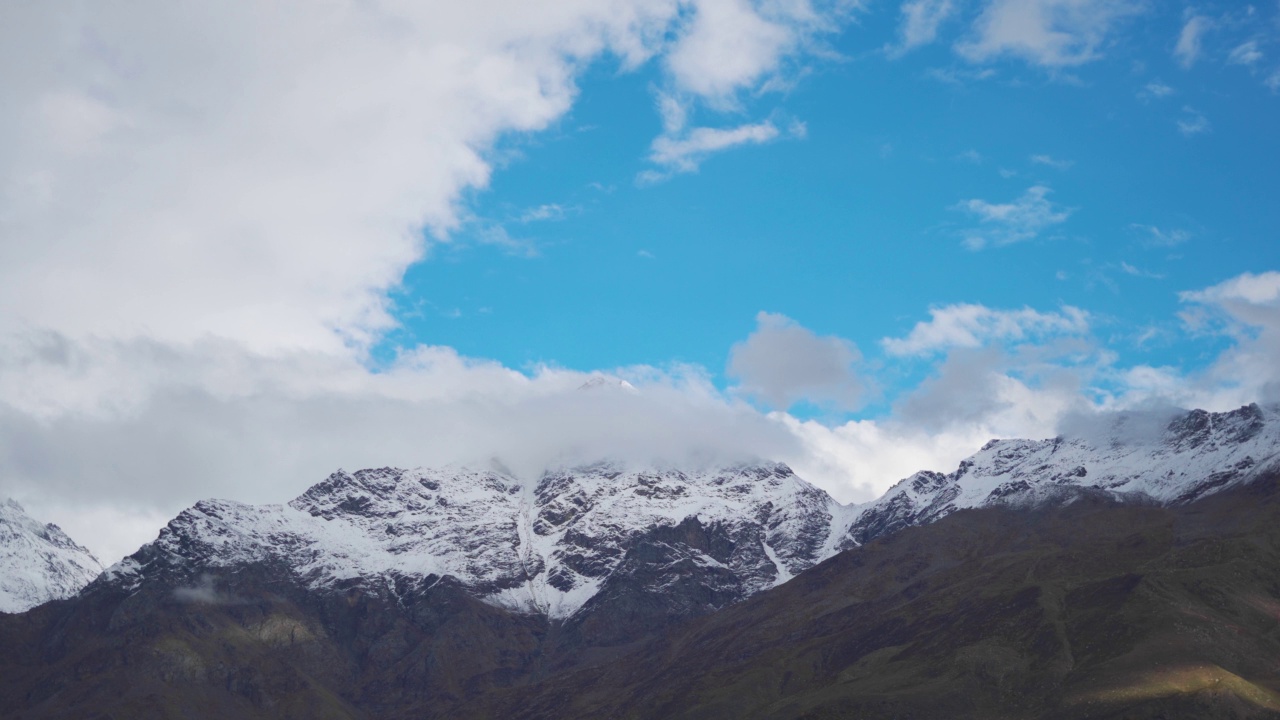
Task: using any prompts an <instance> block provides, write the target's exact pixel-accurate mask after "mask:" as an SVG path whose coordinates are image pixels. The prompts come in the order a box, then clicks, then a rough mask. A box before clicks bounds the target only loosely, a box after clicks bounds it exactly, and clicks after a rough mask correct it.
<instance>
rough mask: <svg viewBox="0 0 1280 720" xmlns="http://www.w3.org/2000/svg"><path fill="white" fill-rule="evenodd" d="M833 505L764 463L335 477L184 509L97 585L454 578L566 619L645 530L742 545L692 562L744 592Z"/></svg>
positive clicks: (807, 540) (795, 551) (827, 518)
mask: <svg viewBox="0 0 1280 720" xmlns="http://www.w3.org/2000/svg"><path fill="white" fill-rule="evenodd" d="M834 507H836V504H835V502H834V501H833V500H831V498H830V497H829V496H828V495H827V494H826V493H824V492H822V491H821V490H819V489H817V488H815V487H813V486H812V485H809V484H808V483H806V482H805V481H803V480H801V479H800V478H798V477H796V476H795V474H794V473H792V472H791V470H790V468H788V467H786V466H785V465H779V464H773V463H767V464H759V465H742V466H734V467H728V468H719V469H712V470H703V471H696V472H694V471H681V470H675V469H665V470H658V469H634V468H632V469H628V468H626V467H624V466H621V465H617V464H612V463H599V464H595V465H590V466H586V467H576V468H565V469H558V470H551V471H548V472H547V473H545V474H544V475H543V476H542V477H541V478H539V479H538V480H537V482H536V483H533V484H532V485H529V486H525V485H523V484H521V483H520V482H519V481H518V480H516V479H515V478H513V477H511V476H509V475H505V474H503V473H500V472H496V471H492V470H485V471H479V470H472V469H469V468H463V467H450V468H444V469H417V470H401V469H393V468H382V469H376V470H361V471H358V472H354V473H347V472H343V471H339V472H336V473H334V474H332V475H330V476H329V477H328V478H327V479H325V480H324V481H322V482H320V483H318V484H316V485H315V486H313V487H311V488H310V489H309V490H307V491H306V492H305V493H303V494H302V495H301V496H299V497H298V498H297V499H295V500H293V501H292V502H290V503H289V504H288V505H283V506H281V505H267V506H252V505H244V504H241V503H235V502H229V501H214V500H210V501H203V502H200V503H197V504H196V505H195V506H194V507H192V508H190V509H189V510H187V511H185V512H183V513H182V514H181V515H179V516H178V517H177V518H175V519H174V520H173V521H172V522H170V523H169V525H168V526H167V527H166V528H165V529H164V530H163V531H162V532H161V534H160V537H159V538H158V539H157V540H156V542H155V543H153V544H152V545H151V546H148V547H147V548H144V549H143V550H142V551H140V552H139V553H138V554H136V555H134V556H133V557H131V558H126V559H125V560H124V561H122V562H121V563H119V564H117V565H116V566H114V567H113V568H112V569H111V570H110V571H109V576H110V577H111V578H113V579H119V580H121V581H124V582H129V581H130V580H129V578H135V579H136V578H137V576H138V575H139V574H141V573H145V572H148V568H153V569H159V568H162V567H167V568H175V569H181V568H182V567H184V566H187V567H197V566H198V567H201V568H206V569H207V568H217V567H233V566H236V565H239V564H242V563H248V562H275V561H283V564H284V565H286V566H287V567H289V568H290V569H291V571H292V572H293V573H294V575H295V576H296V577H297V578H298V579H299V580H301V581H303V582H305V583H307V584H308V585H310V586H312V587H317V588H322V587H327V586H335V585H337V584H339V583H341V582H343V581H347V580H351V579H355V578H360V579H362V580H363V581H365V582H367V583H370V584H374V585H376V584H378V583H383V584H384V585H385V586H392V585H394V582H393V580H394V578H405V577H408V578H418V579H424V580H425V579H428V578H431V577H433V576H434V577H444V576H452V577H453V578H455V579H456V580H457V581H459V582H460V583H462V584H463V585H464V586H466V587H467V588H469V589H470V591H471V592H472V593H474V594H475V595H476V596H478V597H480V598H481V599H484V600H486V601H489V602H492V603H494V604H498V605H502V606H504V607H509V608H512V609H516V610H520V611H525V612H537V613H543V614H546V615H548V616H551V617H553V618H564V617H568V616H570V615H572V614H573V613H574V612H576V611H577V610H578V609H579V608H580V607H582V605H583V604H584V603H586V602H587V601H588V600H590V599H591V598H592V597H593V596H594V595H595V593H596V591H597V590H598V589H599V588H600V587H601V585H602V583H604V582H605V581H606V580H607V579H608V578H609V577H610V575H611V574H612V573H613V572H614V571H615V570H616V569H617V568H618V567H619V565H620V563H622V562H623V560H624V557H625V555H626V553H627V552H628V550H629V549H630V547H631V545H632V544H633V543H634V542H635V541H637V539H638V538H640V537H642V536H645V535H646V533H649V532H651V531H652V530H653V528H655V527H674V526H677V525H679V524H680V523H681V522H683V521H685V520H687V519H689V518H696V519H697V521H698V522H699V523H700V524H701V525H703V526H715V527H717V528H718V529H719V531H720V532H723V533H725V535H726V537H731V538H733V539H734V542H735V547H736V543H737V542H738V541H742V543H741V544H742V548H741V549H740V550H738V551H735V552H734V553H732V554H731V555H727V556H726V557H725V559H724V560H715V559H714V558H710V557H709V556H708V557H707V558H704V560H706V561H707V562H713V561H714V562H721V563H724V562H725V561H727V563H728V564H730V565H732V564H735V563H736V564H738V565H741V567H739V568H737V569H736V570H735V572H736V573H737V575H739V576H740V577H742V578H747V579H746V580H744V582H745V583H746V586H747V589H748V592H754V591H756V590H759V589H763V588H764V587H768V586H770V585H772V584H773V583H775V582H777V581H778V580H779V579H780V578H787V577H790V576H791V575H793V574H795V573H797V572H800V571H801V570H803V569H805V568H807V567H809V566H811V565H812V564H813V563H815V562H816V561H817V560H818V559H819V558H820V556H821V551H822V548H823V546H824V543H825V541H826V539H827V533H828V531H829V528H830V523H831V517H832V515H831V511H832V509H833V508H834ZM157 563H158V564H157Z"/></svg>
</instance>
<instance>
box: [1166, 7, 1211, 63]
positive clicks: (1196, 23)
mask: <svg viewBox="0 0 1280 720" xmlns="http://www.w3.org/2000/svg"><path fill="white" fill-rule="evenodd" d="M1210 27H1212V21H1210V20H1209V18H1207V17H1204V16H1203V15H1192V16H1191V17H1189V18H1187V21H1186V22H1185V23H1183V25H1182V31H1181V32H1179V33H1178V44H1177V45H1175V46H1174V49H1173V56H1174V57H1175V58H1176V59H1177V60H1178V64H1180V65H1182V67H1184V68H1190V67H1191V66H1192V65H1195V64H1196V61H1197V60H1199V59H1200V55H1201V53H1202V52H1203V44H1204V34H1205V32H1207V31H1208V30H1209V28H1210Z"/></svg>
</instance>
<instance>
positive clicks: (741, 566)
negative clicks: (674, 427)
mask: <svg viewBox="0 0 1280 720" xmlns="http://www.w3.org/2000/svg"><path fill="white" fill-rule="evenodd" d="M1110 422H1111V424H1110V425H1106V426H1103V427H1100V428H1093V431H1092V432H1090V433H1089V434H1088V435H1087V436H1085V435H1081V436H1078V437H1071V438H1064V437H1060V438H1054V439H1050V440H1002V441H992V442H990V443H988V444H987V446H985V447H984V448H982V449H981V450H980V451H979V452H977V453H976V454H974V455H973V456H971V457H970V458H969V459H967V460H965V461H964V462H962V463H961V464H960V467H959V468H957V469H956V470H955V471H954V472H951V473H949V474H943V473H939V472H927V471H925V472H920V473H916V474H915V475H912V476H911V477H909V478H906V479H904V480H902V481H901V482H899V483H898V484H897V485H895V486H894V487H893V488H891V489H890V490H889V492H888V493H886V494H885V495H884V496H883V497H882V498H880V499H879V500H876V501H874V502H871V503H866V504H863V505H850V506H842V505H840V504H839V503H837V502H835V501H834V500H833V499H832V498H831V497H830V496H829V495H827V494H826V493H825V492H823V491H821V490H819V489H818V488H816V487H814V486H812V485H810V484H809V483H807V482H805V481H804V480H803V479H801V478H799V477H797V476H796V475H795V474H794V473H792V472H791V470H790V469H789V468H787V467H786V466H785V465H780V464H773V463H756V464H749V465H739V466H733V467H720V468H710V469H700V470H691V469H679V468H659V467H629V466H624V465H621V464H617V463H609V462H603V463H599V464H596V465H591V466H586V467H570V468H557V469H552V470H550V471H548V472H546V473H544V474H543V475H541V476H540V477H538V478H535V479H533V480H532V481H526V480H521V479H518V478H516V477H513V476H512V475H511V474H510V473H509V472H507V471H505V470H503V469H501V466H496V465H495V467H496V468H497V469H491V470H478V469H473V468H467V467H459V466H453V467H445V468H436V469H416V470H400V469H391V468H382V469H376V470H362V471H359V472H355V473H346V472H342V471H339V472H337V473H334V474H333V475H331V476H330V477H329V478H327V479H326V480H324V481H323V482H321V483H318V484H317V485H315V486H313V487H312V488H311V489H310V490H308V491H307V492H306V493H304V494H303V495H301V496H300V497H298V498H297V499H295V500H294V501H292V502H290V503H289V504H288V505H264V506H252V505H244V504H241V503H235V502H230V501H219V500H209V501H204V502H201V503H197V504H196V505H195V506H194V507H192V508H191V509H189V510H187V511H185V512H183V513H182V514H181V515H179V516H178V517H177V518H175V519H174V520H173V521H172V522H171V523H170V524H169V526H168V527H167V528H165V530H164V531H162V532H161V535H160V537H159V538H158V539H157V540H156V541H155V543H153V544H152V545H151V546H148V548H144V550H143V551H140V552H139V553H138V554H137V555H135V556H133V557H132V558H127V559H126V560H124V561H122V562H121V563H118V564H117V565H116V566H113V567H112V568H111V569H109V570H108V571H107V573H106V574H104V576H103V577H104V581H109V582H114V583H121V584H125V585H127V586H133V585H136V584H137V583H138V582H140V581H141V579H142V578H143V577H144V576H146V575H147V574H148V573H150V572H153V570H154V569H155V568H153V567H152V564H154V563H159V565H158V566H156V567H157V568H159V567H168V568H179V569H182V568H187V569H189V570H191V571H192V572H196V571H202V570H206V569H210V568H219V567H224V568H235V567H237V566H239V565H241V564H244V563H253V562H280V563H282V564H283V565H284V566H285V567H287V568H289V571H290V572H292V573H293V574H294V576H295V578H296V579H297V580H298V581H300V582H302V583H305V584H306V585H308V586H310V587H313V588H317V589H322V588H327V587H335V586H339V585H341V584H342V583H344V581H350V580H358V581H359V582H360V583H361V584H362V586H363V587H364V588H365V589H366V590H368V591H371V592H378V591H380V589H381V590H382V591H387V592H391V590H388V589H389V588H394V587H395V585H396V581H397V579H399V580H403V579H405V578H408V579H411V580H412V579H417V580H419V581H421V582H423V583H428V584H430V583H432V582H438V581H439V580H440V579H441V578H443V577H452V578H454V579H456V580H457V581H458V582H459V583H461V584H462V585H463V586H464V587H466V588H467V589H468V590H469V592H471V593H472V594H474V595H475V596H476V597H478V598H480V599H481V600H484V601H486V602H489V603H492V604H494V605H498V606H501V607H504V608H508V609H511V610H515V611H518V612H526V613H536V614H541V615H545V616H547V617H550V618H553V619H564V618H568V617H571V616H572V615H573V614H574V613H576V612H577V611H578V610H580V609H581V608H582V607H584V605H585V604H586V603H588V602H590V600H591V599H592V598H593V597H595V596H596V594H597V593H598V592H600V590H601V588H602V587H603V586H604V584H605V583H606V581H607V580H608V579H609V578H610V576H611V575H612V574H613V573H615V572H619V571H620V568H622V567H623V565H624V559H625V557H626V554H627V551H628V550H629V549H630V548H631V547H633V545H634V543H635V542H636V541H637V539H638V538H641V537H645V536H646V533H650V532H652V531H653V529H654V528H658V527H669V528H670V527H676V526H679V525H681V523H682V522H686V521H687V520H688V519H689V518H697V519H698V521H699V523H700V524H701V527H702V528H704V529H707V528H717V529H718V531H721V532H724V533H725V534H726V536H727V537H730V538H733V542H734V543H737V544H736V545H735V547H736V548H739V549H737V550H735V551H734V553H733V554H732V557H731V558H730V559H729V560H728V561H727V562H726V561H724V558H723V556H722V558H721V559H716V558H713V557H710V556H708V555H706V554H705V553H701V552H700V551H697V550H694V549H693V548H691V547H689V548H683V549H680V548H675V547H674V546H669V549H671V550H673V551H675V552H673V553H672V555H671V556H672V557H682V558H685V559H687V560H691V561H692V562H694V563H697V564H699V565H701V566H703V567H716V568H727V569H728V570H729V571H731V572H732V574H733V576H734V577H736V578H739V579H740V580H741V587H742V588H744V589H745V590H744V591H745V592H746V594H747V595H749V594H752V593H755V592H758V591H760V590H764V589H767V588H770V587H774V586H776V585H778V584H781V583H784V582H786V581H787V580H789V579H791V578H792V577H794V576H795V575H796V574H798V573H800V572H802V571H804V570H805V569H807V568H809V567H811V566H813V565H814V564H816V563H818V562H821V561H822V560H824V559H826V558H828V557H831V556H832V555H835V554H836V553H838V552H841V551H843V550H845V549H848V548H850V547H854V546H857V545H859V544H861V543H864V542H868V541H870V540H871V539H874V538H875V537H879V536H881V535H884V534H886V533H890V532H894V531H896V530H898V529H901V528H903V527H907V526H910V525H918V524H922V523H927V522H932V521H934V520H937V519H939V518H942V517H945V516H946V515H947V514H949V513H951V512H954V511H956V510H959V509H963V508H972V507H982V506H987V505H997V504H1004V505H1010V504H1012V505H1025V504H1036V503H1043V502H1069V501H1070V498H1071V497H1073V495H1072V493H1074V492H1075V491H1076V490H1077V489H1080V488H1089V489H1092V490H1093V491H1095V492H1102V493H1107V494H1109V495H1111V496H1112V497H1115V498H1117V499H1120V500H1125V499H1134V498H1141V499H1143V500H1144V501H1155V502H1159V503H1166V504H1172V503H1183V502H1191V501H1194V500H1196V499H1198V498H1200V497H1204V496H1206V495H1208V494H1212V493H1214V492H1219V491H1221V490H1222V489H1224V488H1227V487H1231V486H1233V485H1236V484H1239V483H1244V482H1248V481H1250V480H1251V479H1253V478H1255V477H1257V476H1258V474H1259V473H1261V472H1264V471H1266V470H1268V469H1274V468H1275V467H1276V466H1277V463H1278V462H1280V455H1277V453H1278V452H1280V417H1278V412H1277V409H1276V408H1260V407H1258V406H1256V405H1253V406H1247V407H1245V408H1241V409H1240V410H1237V411H1233V412H1232V413H1220V414H1211V413H1204V412H1201V411H1194V412H1191V413H1186V414H1182V415H1179V416H1176V417H1173V418H1172V419H1171V420H1167V421H1166V420H1162V421H1161V423H1160V425H1159V426H1158V427H1156V428H1155V430H1154V431H1153V432H1150V433H1135V432H1133V430H1134V427H1133V424H1132V423H1129V424H1128V425H1126V419H1125V418H1124V417H1123V416H1122V417H1119V418H1117V419H1115V420H1113V421H1110ZM67 542H69V540H68V541H67ZM677 564H678V563H677ZM678 572H679V570H678V568H674V567H673V568H672V569H671V573H673V574H672V575H671V576H670V577H667V576H664V575H662V574H661V569H660V571H659V574H658V575H657V576H655V577H656V579H652V580H651V581H646V582H650V584H649V585H647V587H650V588H651V590H653V591H658V590H657V589H658V588H661V587H664V586H665V585H666V584H667V583H669V582H670V581H671V579H672V578H675V577H677V575H678ZM72 592H74V590H72Z"/></svg>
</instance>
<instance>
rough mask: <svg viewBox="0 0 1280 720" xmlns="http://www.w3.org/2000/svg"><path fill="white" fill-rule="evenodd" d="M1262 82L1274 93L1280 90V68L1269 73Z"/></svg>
mask: <svg viewBox="0 0 1280 720" xmlns="http://www.w3.org/2000/svg"><path fill="white" fill-rule="evenodd" d="M1262 84H1263V85H1266V86H1267V89H1268V90H1270V91H1271V92H1273V93H1274V92H1280V70H1276V71H1275V72H1273V73H1271V74H1270V75H1268V76H1267V79H1266V80H1264V81H1263V83H1262Z"/></svg>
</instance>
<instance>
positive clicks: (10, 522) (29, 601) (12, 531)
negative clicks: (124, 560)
mask: <svg viewBox="0 0 1280 720" xmlns="http://www.w3.org/2000/svg"><path fill="white" fill-rule="evenodd" d="M100 572H102V565H101V563H99V562H98V559H97V558H95V557H94V556H93V554H92V553H90V552H89V551H88V550H86V549H85V548H83V547H81V546H79V545H77V544H76V543H75V541H73V540H72V539H71V538H69V537H67V534H66V533H64V532H63V531H62V529H61V528H59V527H58V526H57V525H53V524H45V523H41V522H38V521H36V520H33V519H32V518H31V517H30V516H29V515H27V513H26V511H25V510H23V508H22V506H21V505H19V504H18V503H16V502H14V501H12V500H5V501H3V502H0V612H6V613H17V612H23V611H26V610H29V609H31V608H33V607H35V606H37V605H41V604H44V603H46V602H49V601H50V600H60V599H62V598H67V597H71V596H72V595H75V594H76V593H77V592H79V591H80V589H81V588H83V587H84V586H85V585H88V584H89V582H90V581H91V580H93V579H94V578H95V577H97V576H98V573H100Z"/></svg>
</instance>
